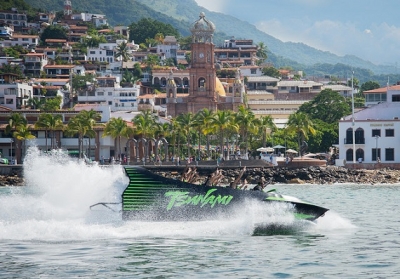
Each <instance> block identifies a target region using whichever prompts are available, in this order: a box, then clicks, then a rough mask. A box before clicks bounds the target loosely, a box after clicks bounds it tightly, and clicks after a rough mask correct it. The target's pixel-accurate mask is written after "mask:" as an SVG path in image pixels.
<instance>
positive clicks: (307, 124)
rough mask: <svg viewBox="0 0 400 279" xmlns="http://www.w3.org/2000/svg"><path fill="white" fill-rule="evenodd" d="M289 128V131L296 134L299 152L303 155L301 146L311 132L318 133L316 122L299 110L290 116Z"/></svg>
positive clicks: (312, 133)
mask: <svg viewBox="0 0 400 279" xmlns="http://www.w3.org/2000/svg"><path fill="white" fill-rule="evenodd" d="M287 129H288V131H289V132H293V133H295V134H296V136H297V143H298V147H299V153H300V156H301V155H302V152H301V150H302V149H301V146H302V143H303V141H305V140H307V139H308V136H309V135H310V134H311V135H314V134H315V133H316V130H315V129H314V123H313V122H312V121H311V120H310V118H309V117H308V115H307V114H305V113H303V112H299V111H298V112H296V113H295V114H291V115H290V116H289V120H288V122H287Z"/></svg>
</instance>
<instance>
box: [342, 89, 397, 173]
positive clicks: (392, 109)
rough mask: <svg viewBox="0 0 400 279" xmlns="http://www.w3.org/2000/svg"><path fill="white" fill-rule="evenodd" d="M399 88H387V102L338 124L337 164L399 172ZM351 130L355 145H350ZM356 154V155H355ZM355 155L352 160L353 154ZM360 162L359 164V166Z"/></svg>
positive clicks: (351, 139) (349, 116)
mask: <svg viewBox="0 0 400 279" xmlns="http://www.w3.org/2000/svg"><path fill="white" fill-rule="evenodd" d="M399 119H400V85H396V86H392V87H389V88H388V90H387V102H382V103H379V104H377V105H374V106H371V107H369V108H366V109H364V110H361V111H358V112H356V113H355V114H354V125H353V121H352V115H348V116H346V117H343V118H342V119H341V120H340V121H339V144H338V148H339V160H341V161H343V160H345V162H346V164H352V163H353V162H356V165H355V166H354V167H357V166H358V165H359V166H362V167H371V168H374V167H375V164H377V163H379V164H380V166H386V167H393V168H400V147H399V137H398V135H396V134H398V133H400V120H399ZM353 129H354V141H353ZM354 150H355V152H354ZM354 153H355V157H354V155H353V154H354ZM359 161H361V162H362V164H361V163H359Z"/></svg>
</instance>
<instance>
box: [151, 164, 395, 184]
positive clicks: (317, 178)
mask: <svg viewBox="0 0 400 279" xmlns="http://www.w3.org/2000/svg"><path fill="white" fill-rule="evenodd" d="M215 169H216V168H213V169H209V171H207V172H206V171H204V169H202V170H201V171H199V178H198V180H197V181H196V183H198V184H203V183H204V181H205V180H206V178H207V176H208V174H210V173H212V172H213V171H214V170H215ZM241 169H242V168H239V167H237V168H235V169H233V168H231V169H221V170H222V174H223V175H224V178H223V179H222V181H221V184H224V185H229V183H230V182H231V181H233V180H234V179H235V178H236V177H238V175H239V173H240V170H241ZM183 171H184V170H183V169H182V170H181V171H165V170H161V169H158V170H153V172H154V173H156V174H159V175H162V176H165V177H168V178H174V179H180V177H181V175H182V172H183ZM261 177H264V178H265V181H266V182H267V183H268V185H274V184H313V185H333V184H338V183H339V184H363V185H375V184H396V183H400V170H393V169H376V170H367V169H348V168H345V167H337V166H326V167H307V168H296V169H291V168H290V169H289V168H285V167H280V168H276V167H275V168H257V167H256V168H247V170H246V172H245V174H244V175H243V178H242V179H246V181H247V183H248V184H257V182H258V181H259V180H260V179H261Z"/></svg>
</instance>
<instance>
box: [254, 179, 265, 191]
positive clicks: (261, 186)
mask: <svg viewBox="0 0 400 279" xmlns="http://www.w3.org/2000/svg"><path fill="white" fill-rule="evenodd" d="M266 186H267V183H265V178H264V177H261V179H260V181H258V183H257V185H256V186H255V187H254V188H253V189H252V190H254V191H262V190H264V188H265V187H266Z"/></svg>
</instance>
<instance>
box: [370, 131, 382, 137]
mask: <svg viewBox="0 0 400 279" xmlns="http://www.w3.org/2000/svg"><path fill="white" fill-rule="evenodd" d="M372 136H373V137H375V136H378V137H380V136H381V129H373V130H372Z"/></svg>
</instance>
